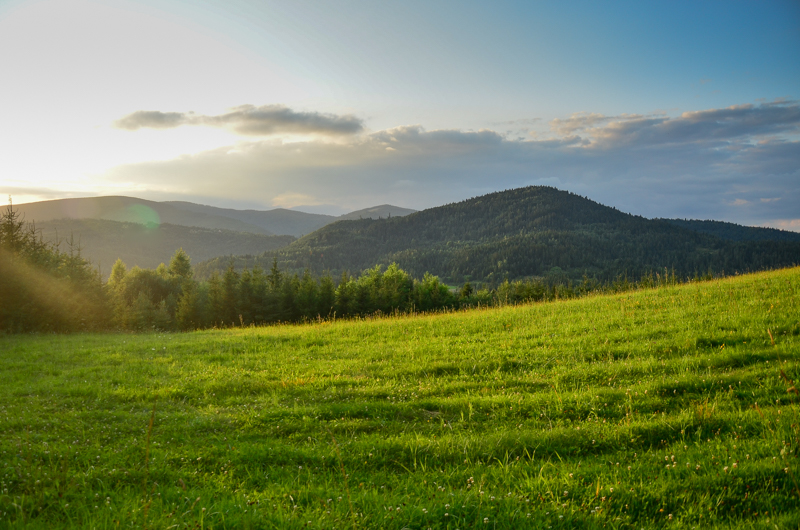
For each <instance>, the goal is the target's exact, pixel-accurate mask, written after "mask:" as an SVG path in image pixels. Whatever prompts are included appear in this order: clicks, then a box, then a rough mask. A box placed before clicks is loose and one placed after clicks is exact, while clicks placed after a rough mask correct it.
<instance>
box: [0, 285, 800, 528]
mask: <svg viewBox="0 0 800 530" xmlns="http://www.w3.org/2000/svg"><path fill="white" fill-rule="evenodd" d="M798 291H800V270H799V269H793V270H782V271H776V272H771V273H764V274H756V275H747V276H741V277H737V278H729V279H725V280H721V281H711V282H701V283H693V284H688V285H682V286H678V287H666V288H659V289H648V290H644V291H640V292H628V293H623V294H619V295H615V296H596V297H589V298H585V299H580V300H574V301H568V302H563V301H562V302H555V303H547V304H533V305H525V306H517V307H505V308H501V309H492V310H478V311H469V312H459V313H451V314H443V315H424V316H413V317H412V316H403V317H394V318H384V319H371V320H366V321H365V320H356V321H342V320H336V321H324V322H315V323H313V324H311V325H304V326H288V325H281V326H270V327H264V328H247V327H246V328H236V329H226V330H213V331H204V332H196V333H167V334H165V333H150V334H130V333H125V334H120V333H113V334H102V335H101V334H96V335H92V334H75V335H57V334H36V335H17V336H0V346H1V347H0V412H2V413H3V418H4V422H3V428H2V429H0V468H2V469H4V470H5V471H4V473H5V475H4V478H3V484H2V486H3V494H2V495H0V526H2V527H3V528H109V527H116V526H119V527H120V528H145V527H149V528H170V527H173V526H174V527H176V528H186V527H191V528H195V527H196V528H200V527H202V528H289V529H300V528H309V529H311V528H313V529H321V528H351V527H352V528H385V529H387V530H400V529H403V528H456V527H457V528H462V529H465V528H472V529H478V528H486V529H488V528H548V527H551V526H552V527H553V528H557V529H565V528H581V529H586V530H593V529H598V530H600V529H603V528H625V529H632V528H637V529H638V528H719V529H722V528H737V529H739V528H741V529H751V528H765V529H766V528H780V529H784V528H796V526H797V521H798V520H800V497H799V496H798V491H797V482H796V477H797V474H798V460H797V455H798V451H799V449H798V448H799V447H800V427H798V414H799V413H800V411H799V407H798V395H797V394H796V389H795V388H794V387H793V386H792V383H791V381H792V380H794V381H797V380H798V378H800V367H799V366H798V358H799V356H798V354H800V320H798V315H800V297H798V296H797V293H798ZM787 389H788V390H789V391H788V392H787ZM767 520H769V522H767Z"/></svg>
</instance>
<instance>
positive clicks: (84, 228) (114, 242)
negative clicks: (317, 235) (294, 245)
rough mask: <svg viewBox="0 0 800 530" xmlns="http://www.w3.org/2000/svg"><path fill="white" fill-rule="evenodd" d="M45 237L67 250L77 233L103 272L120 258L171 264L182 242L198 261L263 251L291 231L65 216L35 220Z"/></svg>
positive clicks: (145, 265) (154, 264)
mask: <svg viewBox="0 0 800 530" xmlns="http://www.w3.org/2000/svg"><path fill="white" fill-rule="evenodd" d="M36 228H37V230H40V231H41V233H42V236H43V237H44V239H45V240H48V241H55V240H60V241H61V242H62V243H61V245H60V248H61V250H62V251H65V250H67V245H66V242H67V240H69V238H70V236H72V238H73V241H74V243H75V246H76V248H77V246H78V245H79V246H80V249H81V255H82V256H83V257H84V258H86V259H88V260H89V261H91V262H92V263H94V264H95V265H100V266H101V269H102V271H103V273H104V274H106V275H107V274H108V272H109V271H110V270H111V266H112V265H113V264H114V262H115V261H116V260H117V258H121V259H122V261H124V262H125V264H126V265H128V267H133V266H134V265H138V266H139V267H142V268H155V267H157V266H158V265H159V264H160V263H169V260H170V257H171V256H172V255H173V254H174V253H175V250H177V249H178V248H181V247H183V249H184V250H185V251H186V253H187V254H189V256H191V258H192V260H193V261H197V262H199V261H202V260H207V259H210V258H214V257H218V256H229V255H237V254H260V253H262V252H264V251H267V250H274V249H277V248H280V247H284V246H286V245H288V244H289V243H291V242H292V241H294V240H295V238H294V237H292V236H270V235H261V234H253V233H247V232H233V231H231V230H222V229H211V228H198V227H188V226H179V225H174V224H169V223H161V224H148V225H144V224H140V223H135V222H119V221H108V220H104V219H60V220H54V221H44V222H37V223H36Z"/></svg>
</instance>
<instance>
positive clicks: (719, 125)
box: [590, 101, 800, 148]
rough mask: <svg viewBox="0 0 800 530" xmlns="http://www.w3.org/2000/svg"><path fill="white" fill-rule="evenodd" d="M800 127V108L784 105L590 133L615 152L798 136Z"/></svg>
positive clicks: (632, 122) (643, 121)
mask: <svg viewBox="0 0 800 530" xmlns="http://www.w3.org/2000/svg"><path fill="white" fill-rule="evenodd" d="M799 127H800V106H798V104H797V102H793V101H788V102H787V101H781V102H774V103H764V104H761V105H736V106H733V107H727V108H724V109H711V110H703V111H696V112H684V113H683V114H681V115H680V116H679V117H677V118H667V117H637V118H634V119H626V120H623V121H615V122H612V123H610V124H608V125H606V126H604V127H602V128H595V129H591V130H590V133H592V134H593V135H594V136H595V137H596V139H597V141H598V144H599V145H600V146H602V147H605V148H614V147H617V146H619V145H621V144H638V145H646V144H650V145H659V144H666V143H675V142H677V143H691V142H706V143H707V142H709V141H729V140H735V139H739V138H742V137H757V136H763V135H773V134H781V133H787V132H797V131H798V130H800V129H799Z"/></svg>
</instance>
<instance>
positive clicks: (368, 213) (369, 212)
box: [336, 204, 417, 221]
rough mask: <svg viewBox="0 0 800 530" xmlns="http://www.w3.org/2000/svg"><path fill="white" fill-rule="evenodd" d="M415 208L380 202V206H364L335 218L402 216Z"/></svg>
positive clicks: (349, 219)
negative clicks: (361, 208)
mask: <svg viewBox="0 0 800 530" xmlns="http://www.w3.org/2000/svg"><path fill="white" fill-rule="evenodd" d="M416 211H417V210H412V209H410V208H400V207H399V206H392V205H391V204H381V205H380V206H373V207H372V208H364V209H363V210H356V211H355V212H350V213H347V214H344V215H340V216H339V217H337V218H336V220H337V221H355V220H358V219H383V218H389V217H403V216H404V215H409V214H412V213H414V212H416Z"/></svg>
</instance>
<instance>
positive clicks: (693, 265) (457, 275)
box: [196, 187, 800, 286]
mask: <svg viewBox="0 0 800 530" xmlns="http://www.w3.org/2000/svg"><path fill="white" fill-rule="evenodd" d="M727 224H729V223H726V225H727ZM733 226H736V225H733ZM695 228H696V227H695V226H694V225H691V226H685V227H684V226H677V225H676V224H675V223H673V222H671V221H665V220H650V219H646V218H643V217H639V216H634V215H630V214H626V213H622V212H620V211H618V210H616V209H614V208H610V207H607V206H603V205H601V204H598V203H596V202H594V201H591V200H589V199H586V198H584V197H581V196H579V195H575V194H572V193H569V192H566V191H560V190H557V189H555V188H549V187H527V188H520V189H515V190H509V191H503V192H498V193H492V194H489V195H484V196H481V197H476V198H474V199H469V200H466V201H463V202H459V203H454V204H448V205H445V206H441V207H438V208H431V209H428V210H424V211H421V212H417V213H414V214H411V215H408V216H404V217H397V218H391V219H380V220H372V219H364V220H358V221H339V222H336V223H333V224H330V225H327V226H325V227H323V228H321V229H319V230H317V231H316V232H314V233H312V234H309V235H307V236H305V237H303V238H301V239H299V240H297V241H295V242H294V243H292V244H291V245H289V246H288V247H285V248H282V249H277V250H274V251H270V252H265V253H263V254H261V255H258V256H252V255H251V256H239V257H236V259H235V260H234V267H235V268H236V269H237V270H242V269H244V268H245V267H248V266H249V267H252V266H255V265H259V266H261V267H268V266H269V264H270V263H271V262H272V261H273V259H277V261H278V264H279V265H280V267H281V268H282V269H286V270H288V271H296V272H302V271H303V270H306V269H308V270H310V271H311V272H312V273H314V274H322V273H323V272H325V271H329V272H330V273H331V274H334V275H339V274H341V273H343V272H358V271H361V270H364V269H367V268H369V267H373V266H374V265H376V264H377V265H383V266H384V267H385V266H388V265H389V264H391V263H397V264H398V265H399V266H400V267H402V268H403V269H404V270H406V271H408V272H409V273H410V274H411V275H413V276H416V277H420V276H422V275H423V274H425V273H426V272H430V273H431V274H435V275H437V276H439V277H440V278H442V279H443V280H444V281H446V282H448V283H452V284H461V283H463V282H465V281H472V282H478V283H480V284H485V285H489V286H498V285H499V284H500V283H502V282H503V281H505V280H522V279H531V278H543V277H546V276H548V275H550V274H553V272H554V271H557V272H558V274H562V275H564V276H565V278H567V279H569V280H572V281H573V282H577V281H581V279H582V278H583V277H584V276H588V277H590V278H594V279H597V280H599V281H602V282H609V281H613V280H614V279H615V278H617V277H618V276H620V275H621V274H623V275H627V276H628V277H629V278H631V279H639V278H642V277H643V276H646V275H648V274H651V273H652V272H653V271H660V270H664V269H665V268H666V269H669V270H674V271H675V273H676V274H677V275H678V276H679V277H687V276H692V275H694V274H696V273H697V272H698V271H709V270H713V271H716V272H718V273H722V272H724V273H728V274H734V273H737V272H747V271H757V270H764V269H772V268H777V267H785V266H791V265H792V264H795V263H798V262H800V241H798V240H797V238H795V239H791V237H789V238H785V240H782V241H775V240H763V239H765V238H766V237H768V236H762V237H761V239H762V240H759V238H755V237H751V238H750V239H748V238H745V237H737V238H734V239H733V240H731V239H730V238H723V237H718V235H719V232H720V231H719V230H714V231H710V230H705V231H706V232H715V233H716V235H712V233H703V232H702V231H698V230H696V229H695ZM728 228H730V227H728ZM740 228H746V227H740ZM759 230H763V229H757V228H753V229H750V230H749V231H748V230H745V232H748V233H751V234H752V233H760V234H763V233H764V232H768V233H771V231H766V230H764V232H758V231H759ZM774 232H776V233H778V234H781V233H782V232H781V231H777V230H775V231H774ZM229 263H230V258H216V259H214V260H209V261H207V262H203V263H200V264H199V265H198V266H197V268H196V271H197V274H198V276H199V277H208V276H209V275H210V274H211V272H212V271H214V270H216V271H223V270H225V268H227V266H228V265H229Z"/></svg>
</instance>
